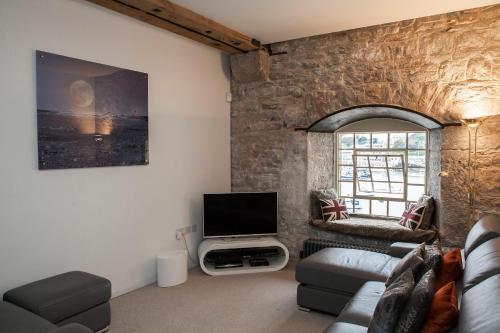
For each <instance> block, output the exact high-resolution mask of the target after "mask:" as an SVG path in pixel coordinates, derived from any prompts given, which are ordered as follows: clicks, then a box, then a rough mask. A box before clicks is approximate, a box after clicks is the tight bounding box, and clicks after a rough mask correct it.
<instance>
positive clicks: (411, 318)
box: [395, 269, 436, 333]
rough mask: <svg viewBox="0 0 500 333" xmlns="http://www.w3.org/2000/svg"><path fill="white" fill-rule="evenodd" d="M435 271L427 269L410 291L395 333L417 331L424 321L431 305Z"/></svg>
mask: <svg viewBox="0 0 500 333" xmlns="http://www.w3.org/2000/svg"><path fill="white" fill-rule="evenodd" d="M435 282H436V273H434V271H433V270H432V269H429V270H428V271H427V272H426V273H425V274H424V275H423V276H422V278H420V281H418V283H417V284H416V285H415V288H413V291H412V292H411V295H410V298H409V299H408V302H407V303H406V305H405V307H404V310H403V312H401V316H400V317H399V321H398V323H397V325H396V330H395V332H396V333H418V332H420V329H421V328H422V325H423V324H424V322H425V318H426V316H427V312H429V309H430V307H431V302H432V297H433V296H434V291H435Z"/></svg>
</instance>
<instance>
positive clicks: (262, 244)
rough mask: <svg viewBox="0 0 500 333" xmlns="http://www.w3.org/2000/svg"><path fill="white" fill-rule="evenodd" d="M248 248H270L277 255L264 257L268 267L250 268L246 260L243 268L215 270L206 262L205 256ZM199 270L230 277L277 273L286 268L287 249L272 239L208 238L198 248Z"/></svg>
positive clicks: (210, 263)
mask: <svg viewBox="0 0 500 333" xmlns="http://www.w3.org/2000/svg"><path fill="white" fill-rule="evenodd" d="M249 248H255V249H257V248H271V249H276V250H277V251H278V253H277V255H272V256H268V257H266V259H267V260H268V261H269V266H250V264H249V262H248V259H243V266H241V267H232V268H215V264H214V263H213V262H209V261H208V260H207V258H206V257H207V255H209V254H210V253H211V252H214V251H223V250H231V249H233V250H239V249H249ZM198 257H199V258H200V267H201V269H202V270H203V271H204V272H205V273H207V274H209V275H230V274H246V273H260V272H272V271H279V270H280V269H282V268H283V267H285V266H286V264H287V263H288V259H289V253H288V249H287V248H286V247H285V245H283V243H281V242H280V241H278V240H277V239H276V238H274V237H242V238H210V239H205V240H204V241H203V242H201V244H200V246H199V247H198Z"/></svg>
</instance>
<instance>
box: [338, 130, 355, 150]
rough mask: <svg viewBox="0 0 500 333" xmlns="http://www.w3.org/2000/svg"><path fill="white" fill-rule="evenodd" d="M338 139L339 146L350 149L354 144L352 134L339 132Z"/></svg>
mask: <svg viewBox="0 0 500 333" xmlns="http://www.w3.org/2000/svg"><path fill="white" fill-rule="evenodd" d="M339 141H340V148H342V149H352V148H353V146H354V135H353V134H340V135H339Z"/></svg>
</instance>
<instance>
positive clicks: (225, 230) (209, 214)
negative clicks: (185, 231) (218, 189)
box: [203, 192, 278, 238]
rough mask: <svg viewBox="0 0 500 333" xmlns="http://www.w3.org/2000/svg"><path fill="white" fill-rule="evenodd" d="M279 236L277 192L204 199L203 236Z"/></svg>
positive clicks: (217, 195) (235, 194)
mask: <svg viewBox="0 0 500 333" xmlns="http://www.w3.org/2000/svg"><path fill="white" fill-rule="evenodd" d="M276 233H278V193H276V192H259V193H236V192H235V193H219V194H204V196H203V237H205V238H210V237H237V236H255V235H273V234H276Z"/></svg>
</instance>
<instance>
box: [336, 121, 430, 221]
mask: <svg viewBox="0 0 500 333" xmlns="http://www.w3.org/2000/svg"><path fill="white" fill-rule="evenodd" d="M335 135H336V140H335V142H336V154H335V155H336V156H335V161H336V163H335V165H336V172H335V175H336V176H335V177H336V184H337V189H338V192H339V195H340V196H341V197H342V198H345V200H346V204H347V208H348V210H349V213H351V214H353V215H362V216H377V217H400V216H401V214H402V213H403V211H404V209H405V207H407V205H408V203H411V202H416V201H417V200H418V198H419V197H420V195H422V194H424V193H426V192H427V169H428V166H427V165H428V148H427V146H428V133H427V131H426V130H425V129H424V128H422V127H420V126H417V125H414V124H411V123H407V122H404V121H399V120H393V119H370V120H365V121H361V122H357V123H353V124H350V125H347V126H345V127H344V128H342V129H340V130H338V131H337V132H336V133H335Z"/></svg>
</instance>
